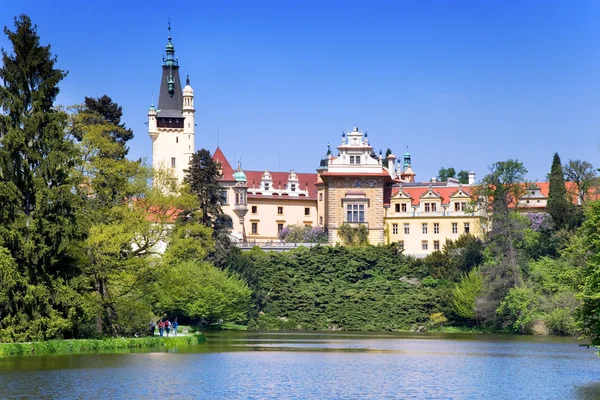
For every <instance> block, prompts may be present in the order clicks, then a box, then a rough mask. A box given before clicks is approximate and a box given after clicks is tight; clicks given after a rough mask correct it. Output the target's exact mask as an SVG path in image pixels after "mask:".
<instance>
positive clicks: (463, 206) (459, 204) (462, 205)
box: [454, 201, 467, 211]
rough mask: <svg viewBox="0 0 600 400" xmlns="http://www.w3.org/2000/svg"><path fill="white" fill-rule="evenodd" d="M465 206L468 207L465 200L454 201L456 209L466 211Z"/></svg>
mask: <svg viewBox="0 0 600 400" xmlns="http://www.w3.org/2000/svg"><path fill="white" fill-rule="evenodd" d="M465 208H467V203H466V202H464V201H463V202H460V203H459V202H456V203H454V211H465Z"/></svg>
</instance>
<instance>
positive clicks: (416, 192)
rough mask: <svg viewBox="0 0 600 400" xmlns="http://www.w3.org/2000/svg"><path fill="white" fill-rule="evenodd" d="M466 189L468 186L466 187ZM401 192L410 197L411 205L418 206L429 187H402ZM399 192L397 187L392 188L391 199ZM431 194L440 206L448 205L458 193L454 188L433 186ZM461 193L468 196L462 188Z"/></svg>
mask: <svg viewBox="0 0 600 400" xmlns="http://www.w3.org/2000/svg"><path fill="white" fill-rule="evenodd" d="M467 188H468V186H467ZM402 191H403V192H404V193H406V194H407V195H408V196H410V197H411V203H412V204H413V205H418V204H419V203H420V200H421V198H422V197H423V196H425V195H426V194H427V192H429V185H427V186H425V185H414V186H413V185H410V186H409V185H402ZM399 192H400V187H399V186H394V187H393V188H392V198H394V197H395V196H396V195H397V194H398V193H399ZM432 192H433V193H435V194H436V195H438V196H439V198H440V200H441V201H442V204H450V200H451V197H452V196H454V195H455V194H456V193H457V192H458V188H457V187H456V186H448V187H443V186H433V185H432ZM463 192H465V193H466V194H469V192H468V191H467V190H466V189H465V186H463Z"/></svg>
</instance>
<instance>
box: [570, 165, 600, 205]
mask: <svg viewBox="0 0 600 400" xmlns="http://www.w3.org/2000/svg"><path fill="white" fill-rule="evenodd" d="M564 172H565V179H566V180H567V181H568V182H572V183H573V185H574V187H573V189H571V191H570V194H572V195H575V196H577V198H578V199H579V204H581V205H585V204H586V203H587V202H588V201H589V199H590V194H591V190H592V189H593V188H594V187H597V186H598V178H597V176H596V170H595V169H594V167H593V166H592V164H590V163H589V162H587V161H581V160H569V163H568V164H567V165H566V166H565V169H564Z"/></svg>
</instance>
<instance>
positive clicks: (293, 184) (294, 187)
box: [290, 183, 296, 192]
mask: <svg viewBox="0 0 600 400" xmlns="http://www.w3.org/2000/svg"><path fill="white" fill-rule="evenodd" d="M290 190H291V191H292V192H295V191H296V184H295V183H292V184H291V185H290Z"/></svg>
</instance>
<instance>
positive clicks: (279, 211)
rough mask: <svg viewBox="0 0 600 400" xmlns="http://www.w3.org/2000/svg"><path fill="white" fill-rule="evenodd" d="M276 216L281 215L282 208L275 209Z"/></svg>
mask: <svg viewBox="0 0 600 400" xmlns="http://www.w3.org/2000/svg"><path fill="white" fill-rule="evenodd" d="M277 215H283V207H277Z"/></svg>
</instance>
